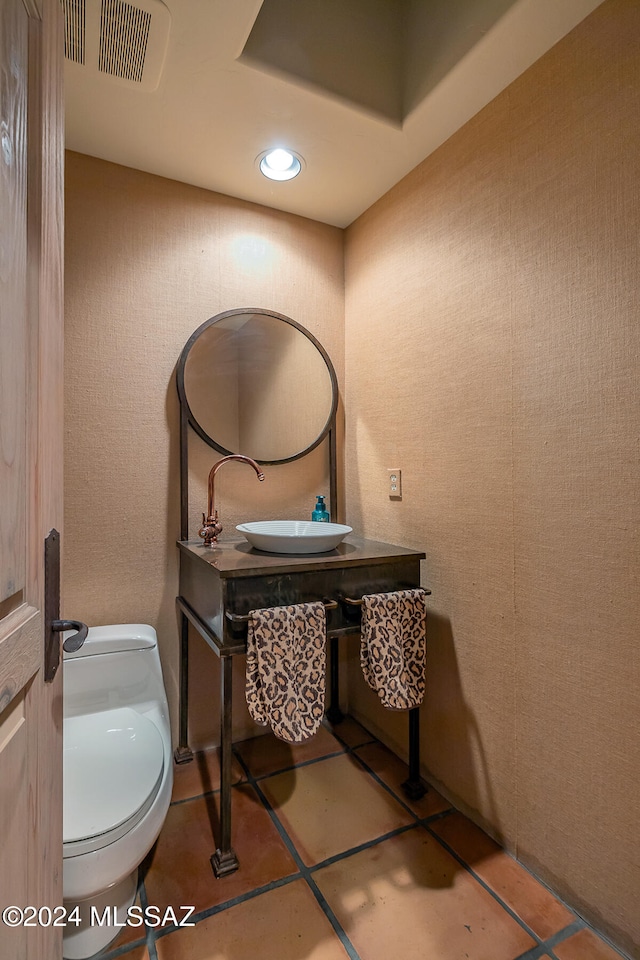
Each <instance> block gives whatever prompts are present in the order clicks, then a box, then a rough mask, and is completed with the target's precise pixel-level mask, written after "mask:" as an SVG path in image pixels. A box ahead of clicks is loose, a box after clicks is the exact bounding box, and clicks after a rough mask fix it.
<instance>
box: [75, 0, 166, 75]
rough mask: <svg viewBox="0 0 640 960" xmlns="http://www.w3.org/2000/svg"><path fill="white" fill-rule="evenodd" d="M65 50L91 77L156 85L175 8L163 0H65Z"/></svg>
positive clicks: (79, 67) (78, 67)
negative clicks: (130, 0)
mask: <svg viewBox="0 0 640 960" xmlns="http://www.w3.org/2000/svg"><path fill="white" fill-rule="evenodd" d="M60 3H61V5H62V9H63V11H64V34H65V41H64V54H65V57H66V59H67V60H68V61H71V63H72V64H77V65H78V66H73V67H71V66H70V67H69V69H73V70H77V69H83V70H84V71H85V73H86V79H87V81H89V80H90V77H91V75H93V76H94V77H95V78H96V79H97V78H98V77H102V78H103V79H104V80H107V79H109V80H113V81H115V82H117V83H119V84H121V85H125V86H129V87H131V88H132V89H133V88H135V89H136V90H145V91H151V90H155V89H156V88H157V86H158V83H159V82H160V75H161V73H162V68H163V66H164V61H165V57H166V53H167V48H168V44H169V31H170V28H171V14H170V13H169V11H168V9H167V7H166V6H165V4H164V3H162V0H134V2H132V3H129V2H127V0H60Z"/></svg>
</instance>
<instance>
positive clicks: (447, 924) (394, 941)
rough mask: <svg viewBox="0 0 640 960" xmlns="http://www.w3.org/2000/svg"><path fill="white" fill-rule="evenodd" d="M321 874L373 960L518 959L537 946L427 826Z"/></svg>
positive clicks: (321, 883)
mask: <svg viewBox="0 0 640 960" xmlns="http://www.w3.org/2000/svg"><path fill="white" fill-rule="evenodd" d="M313 877H314V880H315V882H316V883H317V885H318V887H319V889H320V890H321V891H322V893H323V895H324V896H325V898H326V900H327V902H328V903H329V905H330V907H331V908H332V910H333V912H334V913H335V915H336V916H337V918H338V920H339V921H340V923H341V924H342V926H343V928H344V930H345V931H346V933H347V936H348V937H349V939H350V940H351V942H352V943H353V945H354V947H355V949H356V950H357V951H358V953H359V955H360V957H362V958H366V960H389V958H391V957H402V960H426V958H434V960H461V958H465V960H514V958H515V957H519V956H520V955H521V954H522V953H524V952H525V951H526V950H529V949H531V948H532V947H533V946H534V945H535V941H534V940H533V939H532V938H531V937H530V936H529V935H528V934H527V932H526V931H525V930H524V929H523V928H522V927H521V926H520V924H518V923H517V921H515V920H514V919H513V918H512V917H511V916H509V914H508V913H507V912H506V910H504V909H503V908H502V907H501V906H500V904H499V903H498V902H497V901H496V900H495V898H494V897H493V896H491V894H490V893H489V892H488V891H487V890H485V889H484V887H482V886H481V885H480V884H479V883H478V882H477V880H475V879H474V878H473V877H472V876H471V874H469V872H468V871H467V870H465V869H464V868H462V867H461V866H460V864H459V863H458V862H457V861H456V860H455V859H454V858H453V857H452V856H451V855H450V854H449V853H447V851H446V850H444V848H443V847H442V846H441V845H440V844H439V843H438V841H437V840H435V839H434V838H433V837H431V836H430V835H429V834H428V833H427V832H426V830H424V829H423V828H422V827H416V828H415V829H413V830H409V831H407V832H405V833H402V834H399V835H397V836H395V837H391V838H389V839H388V840H385V841H382V842H381V843H379V844H376V845H375V846H372V847H368V848H367V849H365V850H362V851H361V852H360V853H356V854H354V855H353V856H351V857H349V858H348V860H346V861H344V860H342V861H338V862H336V863H333V864H330V865H329V866H327V867H322V868H321V869H320V870H318V871H316V872H314V874H313Z"/></svg>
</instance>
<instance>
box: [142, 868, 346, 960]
mask: <svg viewBox="0 0 640 960" xmlns="http://www.w3.org/2000/svg"><path fill="white" fill-rule="evenodd" d="M156 949H157V951H158V960H267V958H269V960H271V958H273V960H345V958H346V957H347V953H346V951H345V949H344V947H343V946H342V944H341V943H340V941H339V939H338V937H337V936H336V934H335V933H334V931H333V928H332V927H331V924H330V923H329V921H328V920H327V918H326V917H325V915H324V914H323V912H322V910H321V909H320V907H319V906H318V903H317V901H316V899H315V897H314V896H313V894H312V893H311V891H310V890H309V888H308V886H307V884H306V883H305V882H304V880H296V881H293V882H292V883H289V884H287V885H286V886H283V887H279V888H277V889H275V890H270V891H268V892H266V893H263V894H261V895H260V896H258V897H254V898H253V899H252V900H248V901H245V902H244V903H240V904H237V905H236V906H233V907H230V908H229V909H228V910H224V911H223V912H222V913H218V914H215V915H214V916H212V917H208V918H206V919H205V920H201V921H200V922H199V923H198V924H197V925H196V926H195V927H192V928H190V929H187V928H185V929H183V930H178V931H177V932H175V933H171V934H168V935H167V936H166V937H162V938H160V939H159V940H158V941H157V943H156Z"/></svg>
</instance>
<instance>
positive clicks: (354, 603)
mask: <svg viewBox="0 0 640 960" xmlns="http://www.w3.org/2000/svg"><path fill="white" fill-rule="evenodd" d="M412 589H415V588H412ZM420 589H421V590H424V593H425V594H426V596H430V595H431V590H427V589H426V588H425V587H421V588H420ZM340 600H341V602H342V603H346V604H347V606H349V607H361V606H362V597H360V599H359V600H354V599H353V597H340Z"/></svg>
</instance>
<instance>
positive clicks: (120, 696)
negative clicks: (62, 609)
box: [63, 623, 167, 717]
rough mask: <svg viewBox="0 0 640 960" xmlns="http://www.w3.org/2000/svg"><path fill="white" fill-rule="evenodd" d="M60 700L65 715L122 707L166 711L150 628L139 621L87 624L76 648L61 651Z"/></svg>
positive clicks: (155, 637) (152, 633)
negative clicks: (82, 640) (71, 651)
mask: <svg viewBox="0 0 640 960" xmlns="http://www.w3.org/2000/svg"><path fill="white" fill-rule="evenodd" d="M71 635H72V634H67V636H71ZM63 699H64V715H65V716H66V717H69V716H78V715H79V714H85V713H97V712H98V711H100V710H111V709H114V708H116V707H123V706H131V707H134V708H135V709H137V710H139V711H140V712H143V713H144V712H147V711H151V710H154V711H155V710H158V709H159V710H160V712H161V713H162V714H166V712H167V707H166V695H165V690H164V683H163V679H162V668H161V666H160V656H159V653H158V641H157V636H156V632H155V630H154V629H153V627H151V626H149V625H148V624H145V623H124V624H123V623H119V624H113V625H109V626H103V627H90V629H89V633H88V636H87V639H86V640H85V642H84V644H83V645H82V646H81V647H80V649H79V650H77V651H76V652H75V653H66V652H64V698H63Z"/></svg>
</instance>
